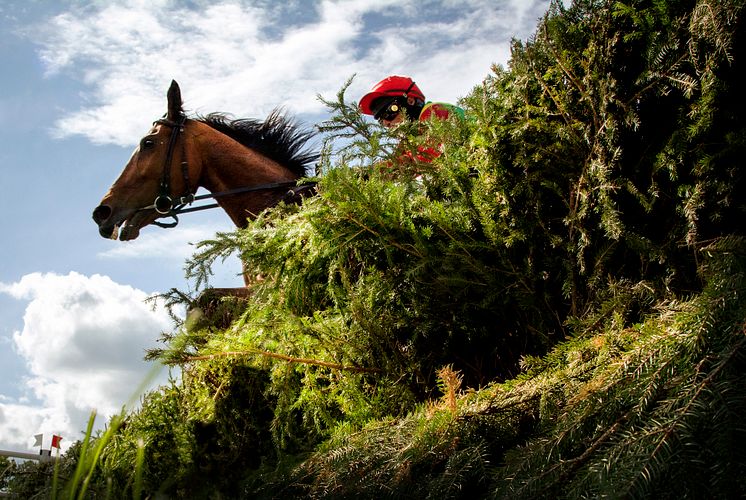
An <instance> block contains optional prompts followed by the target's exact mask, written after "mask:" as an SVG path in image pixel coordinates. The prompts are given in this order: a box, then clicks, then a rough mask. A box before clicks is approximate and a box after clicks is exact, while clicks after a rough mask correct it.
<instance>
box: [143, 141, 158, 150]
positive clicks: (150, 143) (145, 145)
mask: <svg viewBox="0 0 746 500" xmlns="http://www.w3.org/2000/svg"><path fill="white" fill-rule="evenodd" d="M154 144H155V141H154V140H153V139H143V140H142V141H140V147H141V148H142V149H148V148H152V147H153V145H154Z"/></svg>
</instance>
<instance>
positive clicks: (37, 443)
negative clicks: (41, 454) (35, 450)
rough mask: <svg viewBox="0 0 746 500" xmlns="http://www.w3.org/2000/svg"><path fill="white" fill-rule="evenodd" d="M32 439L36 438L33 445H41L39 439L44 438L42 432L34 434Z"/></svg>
mask: <svg viewBox="0 0 746 500" xmlns="http://www.w3.org/2000/svg"><path fill="white" fill-rule="evenodd" d="M34 439H36V442H35V443H34V446H41V441H42V439H44V434H37V435H36V436H34Z"/></svg>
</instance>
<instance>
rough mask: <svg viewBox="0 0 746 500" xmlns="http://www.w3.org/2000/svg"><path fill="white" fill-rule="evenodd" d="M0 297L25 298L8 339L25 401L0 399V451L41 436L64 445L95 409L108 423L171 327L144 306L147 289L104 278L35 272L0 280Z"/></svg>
mask: <svg viewBox="0 0 746 500" xmlns="http://www.w3.org/2000/svg"><path fill="white" fill-rule="evenodd" d="M0 292H1V293H5V294H7V295H10V296H11V297H14V298H16V299H18V300H26V301H28V305H27V307H26V311H25V314H24V318H23V321H24V326H23V329H22V330H20V331H16V332H14V334H13V342H14V345H15V349H16V350H17V352H18V354H19V355H20V356H22V357H23V359H24V360H25V362H26V365H27V368H28V372H29V374H28V376H27V377H26V378H25V380H24V388H23V389H24V390H25V397H22V398H19V399H17V400H14V401H12V400H10V398H7V397H3V398H2V399H0V447H14V448H17V449H25V448H28V447H29V446H31V445H32V444H33V438H32V436H34V435H35V434H38V433H45V434H48V435H51V434H52V433H54V434H59V435H62V436H63V437H64V438H65V441H64V442H65V443H66V444H67V445H69V444H71V443H72V442H74V441H75V440H77V439H79V438H80V437H81V434H80V433H81V431H83V430H85V427H86V424H87V421H88V417H89V415H90V413H91V412H92V411H94V410H96V411H97V412H98V415H99V419H98V424H99V426H101V425H103V424H105V423H106V421H107V420H108V417H109V416H111V415H113V414H115V413H116V412H118V411H119V410H120V409H121V408H122V407H123V406H124V405H125V404H127V403H132V402H133V397H137V394H135V391H136V390H137V389H138V387H140V386H141V384H142V383H143V382H146V379H147V376H148V373H149V372H151V371H152V370H153V368H155V365H154V364H153V363H145V362H144V361H143V355H144V350H145V349H146V348H147V347H153V346H155V345H156V339H157V337H158V336H159V334H160V332H161V331H163V330H168V329H171V328H172V325H171V322H170V319H169V318H168V315H167V313H166V312H165V311H164V310H163V309H162V308H158V309H156V310H155V311H153V310H152V309H151V306H150V304H146V303H145V302H144V300H145V298H146V297H147V294H146V293H145V292H143V291H141V290H137V289H134V288H132V287H129V286H124V285H120V284H117V283H115V282H113V281H112V280H111V279H110V278H108V277H106V276H100V275H93V276H84V275H81V274H78V273H75V272H71V273H69V274H68V275H59V274H41V273H33V274H27V275H25V276H23V277H22V278H21V279H20V280H19V281H18V282H15V283H11V284H4V283H0ZM164 375H165V373H161V374H160V376H159V380H162V379H163V376H164ZM26 398H28V399H26Z"/></svg>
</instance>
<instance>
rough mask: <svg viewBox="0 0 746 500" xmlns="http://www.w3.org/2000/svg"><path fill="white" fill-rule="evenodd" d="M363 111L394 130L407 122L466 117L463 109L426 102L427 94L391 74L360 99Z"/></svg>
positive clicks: (405, 77) (408, 80)
mask: <svg viewBox="0 0 746 500" xmlns="http://www.w3.org/2000/svg"><path fill="white" fill-rule="evenodd" d="M359 106H360V111H362V112H363V114H366V115H372V116H373V117H374V118H375V119H376V120H378V121H379V122H380V123H381V125H383V126H384V127H394V126H396V125H398V124H399V123H401V122H402V121H404V120H405V119H406V118H409V119H410V120H419V121H425V120H429V119H430V118H432V117H436V118H440V119H446V118H448V117H449V116H451V115H452V114H453V115H457V116H459V117H461V118H463V117H464V110H463V109H461V108H459V107H458V106H454V105H453V104H447V103H443V102H426V101H425V94H423V93H422V91H421V90H420V88H419V87H418V86H417V84H416V83H415V82H414V80H412V79H411V78H410V77H408V76H398V75H392V76H389V77H386V78H384V79H383V80H381V81H380V82H378V83H376V84H375V85H374V86H373V88H372V89H371V91H370V92H368V93H367V94H365V95H364V96H363V97H362V99H360V104H359Z"/></svg>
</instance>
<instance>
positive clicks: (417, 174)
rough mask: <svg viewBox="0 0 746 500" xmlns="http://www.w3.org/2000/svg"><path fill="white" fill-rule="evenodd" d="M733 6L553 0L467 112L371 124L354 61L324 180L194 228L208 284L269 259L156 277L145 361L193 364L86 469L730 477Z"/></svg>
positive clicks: (130, 483) (192, 484)
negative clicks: (171, 279)
mask: <svg viewBox="0 0 746 500" xmlns="http://www.w3.org/2000/svg"><path fill="white" fill-rule="evenodd" d="M742 14H743V1H739V0H725V1H717V2H716V1H714V0H687V1H683V0H682V1H676V2H669V1H662V0H626V1H610V0H576V1H575V2H574V3H573V4H572V6H570V7H567V8H566V7H564V4H563V3H562V2H553V3H552V5H551V7H550V9H549V11H548V12H547V14H546V16H545V17H544V19H543V20H542V21H541V22H540V24H539V26H538V28H537V31H536V33H535V34H534V36H533V37H531V38H530V39H529V40H527V41H525V42H520V41H514V42H513V47H512V49H513V50H512V57H511V60H510V64H509V67H508V68H507V69H505V68H501V67H495V68H493V70H494V71H493V74H492V75H490V76H489V77H487V78H486V79H485V81H484V82H483V83H482V84H481V85H479V86H477V87H475V88H474V90H473V91H472V92H471V93H470V94H469V95H468V96H466V97H465V98H464V99H463V101H462V103H461V104H462V105H463V106H464V107H465V108H466V110H467V119H466V120H457V119H454V120H452V121H437V122H433V123H428V124H421V123H410V124H405V125H402V126H400V127H398V128H396V129H394V130H386V129H383V128H382V127H380V126H378V125H377V124H374V123H371V122H370V121H366V120H365V119H364V118H363V117H362V116H361V115H360V113H359V110H358V109H357V108H356V107H355V106H354V105H349V104H348V103H347V102H346V99H345V91H346V89H347V88H348V87H349V85H350V83H351V80H349V81H347V82H346V83H345V84H344V86H343V88H342V89H341V90H340V92H339V93H338V94H337V96H336V99H335V100H324V99H322V101H323V102H325V103H326V104H327V106H328V107H329V109H330V114H331V117H330V118H329V120H327V121H326V122H324V123H322V124H321V125H320V127H319V128H320V130H321V131H322V132H324V133H325V134H326V137H325V142H324V145H323V149H324V152H325V156H324V159H323V161H322V163H321V165H320V167H319V172H318V173H319V174H323V176H322V177H321V178H320V182H319V194H318V196H316V197H314V198H312V199H308V200H306V201H305V202H304V204H303V205H302V206H300V207H299V206H295V205H292V206H285V205H279V206H277V207H275V208H273V209H271V210H268V211H266V212H264V213H263V214H261V215H260V216H259V217H258V218H257V219H256V220H255V221H253V222H251V223H250V224H249V225H248V227H247V228H245V229H242V230H237V231H234V232H230V233H219V234H217V235H216V236H215V238H213V239H212V240H209V241H206V242H203V243H201V244H200V246H199V248H198V252H197V253H196V254H195V255H194V257H193V258H192V260H191V261H189V262H188V263H187V275H188V276H189V277H190V279H193V280H194V281H195V283H196V285H197V288H198V289H199V288H201V287H202V286H204V285H205V284H206V283H207V281H208V278H209V276H210V267H211V265H212V264H213V263H214V262H216V261H217V260H220V259H224V258H226V257H227V256H228V255H231V254H235V253H237V254H239V255H240V257H241V259H242V260H243V261H244V262H245V264H246V270H247V272H248V275H250V276H260V277H261V279H257V280H256V281H255V282H254V283H253V284H252V286H251V289H250V293H247V294H245V295H244V296H242V297H240V298H231V297H222V298H220V297H217V298H216V297H213V298H209V299H208V298H207V297H206V296H202V297H198V298H196V299H195V298H192V297H190V296H188V295H187V294H185V293H183V292H179V291H178V290H173V291H172V292H171V293H169V294H167V296H166V299H167V302H168V303H169V304H172V305H177V304H184V305H186V306H188V307H190V308H191V309H192V311H193V313H194V314H192V315H191V316H190V319H189V320H188V321H186V322H185V323H184V324H182V325H180V327H179V329H178V331H177V332H174V333H168V334H166V335H165V336H164V343H165V346H164V348H163V349H161V350H158V351H154V352H152V353H151V357H154V358H159V359H161V360H163V361H164V362H167V363H170V364H177V365H179V366H181V368H182V378H181V380H175V381H173V382H172V383H171V384H170V385H169V386H168V387H164V388H161V389H160V390H158V391H155V392H152V393H150V394H149V395H148V396H147V397H146V398H145V399H144V400H143V402H142V407H141V409H139V410H138V411H135V412H132V413H131V414H129V415H127V416H126V419H125V420H124V422H123V425H122V426H121V427H117V428H116V430H115V431H114V432H112V435H111V436H110V437H107V438H106V439H107V441H106V442H105V444H106V446H105V447H104V448H103V449H102V454H101V458H100V460H98V462H99V463H100V467H99V468H97V469H96V473H95V474H93V475H91V476H90V477H91V487H92V488H94V487H95V488H98V489H96V491H103V490H105V485H106V484H108V485H109V488H110V491H116V492H123V494H125V495H130V494H131V495H133V496H138V495H140V494H142V495H144V496H147V495H155V494H163V495H166V496H171V497H177V498H180V497H181V498H185V497H197V498H199V497H214V498H222V497H229V498H240V497H250V498H263V497H267V498H277V497H303V496H306V497H325V498H335V497H336V498H349V497H352V496H360V497H375V498H443V497H452V498H460V497H463V498H475V497H496V498H502V497H505V498H521V497H523V498H584V497H592V498H597V497H614V498H618V497H625V498H626V497H655V498H658V497H661V498H680V497H695V498H697V497H702V496H706V495H710V496H714V497H723V498H733V497H740V496H744V495H746V483H745V482H744V479H743V478H744V477H746V474H744V472H746V471H744V468H746V457H745V456H744V452H743V450H742V449H740V448H739V446H738V443H740V442H743V441H744V438H745V437H746V436H744V433H746V427H744V425H743V423H742V421H741V420H742V419H740V418H739V416H740V415H742V414H743V413H744V410H745V409H746V408H744V406H745V403H746V390H744V389H745V388H744V386H743V379H744V360H745V354H746V353H745V352H744V347H745V345H746V341H744V338H745V337H744V335H745V332H744V318H745V317H746V302H745V301H744V296H745V295H744V293H745V292H746V290H744V286H745V284H746V281H745V280H744V263H746V255H745V252H746V240H745V239H744V238H745V236H744V232H743V223H742V220H743V218H744V216H745V215H746V204H745V203H744V199H745V198H744V196H743V195H742V193H743V190H744V174H743V158H746V129H745V128H744V119H743V117H744V116H746V113H745V112H746V99H744V96H743V92H742V89H743V88H746V85H744V84H745V83H746V81H745V78H744V76H745V73H746V72H744V67H743V64H744V61H743V59H744V54H746V48H745V47H744V36H743V35H742V33H744V32H746V31H745V30H744V29H743V24H744V22H743V16H742ZM428 150H430V151H431V153H430V154H428V155H426V154H425V152H426V151H428ZM433 151H437V154H434V155H433V154H432V152H433ZM421 156H429V157H430V158H429V160H428V161H422V160H421V159H419V158H418V157H421ZM208 293H209V292H208ZM198 309H199V310H200V311H202V316H201V317H199V318H198V317H197V315H196V311H197V310H198ZM195 318H196V319H195ZM703 464H706V466H704V465H703ZM96 478H97V479H96ZM107 481H108V483H107Z"/></svg>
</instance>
